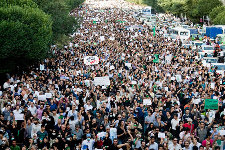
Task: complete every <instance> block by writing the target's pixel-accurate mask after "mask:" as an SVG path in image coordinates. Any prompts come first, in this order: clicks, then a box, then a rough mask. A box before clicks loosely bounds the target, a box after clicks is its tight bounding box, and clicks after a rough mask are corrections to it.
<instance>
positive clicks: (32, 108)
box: [28, 102, 37, 117]
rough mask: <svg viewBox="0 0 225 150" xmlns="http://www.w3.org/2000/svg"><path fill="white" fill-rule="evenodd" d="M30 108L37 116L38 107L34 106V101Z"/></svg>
mask: <svg viewBox="0 0 225 150" xmlns="http://www.w3.org/2000/svg"><path fill="white" fill-rule="evenodd" d="M28 110H29V111H30V112H31V114H32V115H33V116H34V117H35V116H36V114H37V108H36V107H35V106H34V102H31V104H30V107H29V108H28Z"/></svg>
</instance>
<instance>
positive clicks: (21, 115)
mask: <svg viewBox="0 0 225 150" xmlns="http://www.w3.org/2000/svg"><path fill="white" fill-rule="evenodd" d="M14 116H15V120H24V118H23V117H24V114H15V115H14Z"/></svg>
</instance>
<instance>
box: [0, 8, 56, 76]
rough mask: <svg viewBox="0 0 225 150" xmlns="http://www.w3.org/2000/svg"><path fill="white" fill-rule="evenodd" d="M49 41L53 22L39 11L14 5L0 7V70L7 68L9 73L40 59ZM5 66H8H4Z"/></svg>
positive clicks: (44, 53) (44, 54)
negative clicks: (17, 67)
mask: <svg viewBox="0 0 225 150" xmlns="http://www.w3.org/2000/svg"><path fill="white" fill-rule="evenodd" d="M51 39H52V21H51V19H50V16H48V15H46V14H45V13H44V12H43V11H42V10H40V9H38V8H31V7H27V6H25V7H20V6H16V5H15V6H8V7H0V45H1V50H0V61H1V67H0V68H1V69H3V70H4V67H7V68H8V70H7V71H10V69H15V67H16V66H21V65H25V64H26V65H29V64H30V63H32V62H35V61H37V60H42V59H43V58H45V57H46V54H47V52H48V50H49V47H50V44H51ZM4 63H6V64H10V65H8V66H4V65H3V64H4ZM9 66H10V67H9ZM3 72H4V71H3Z"/></svg>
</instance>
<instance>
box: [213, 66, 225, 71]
mask: <svg viewBox="0 0 225 150" xmlns="http://www.w3.org/2000/svg"><path fill="white" fill-rule="evenodd" d="M214 67H217V70H225V65H215V66H214Z"/></svg>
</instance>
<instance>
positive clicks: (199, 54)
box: [198, 52, 213, 59]
mask: <svg viewBox="0 0 225 150" xmlns="http://www.w3.org/2000/svg"><path fill="white" fill-rule="evenodd" d="M205 55H206V57H213V54H211V53H204V52H198V58H199V59H202V58H203V57H204V56H205Z"/></svg>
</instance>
